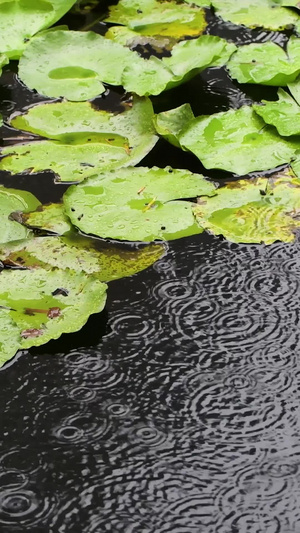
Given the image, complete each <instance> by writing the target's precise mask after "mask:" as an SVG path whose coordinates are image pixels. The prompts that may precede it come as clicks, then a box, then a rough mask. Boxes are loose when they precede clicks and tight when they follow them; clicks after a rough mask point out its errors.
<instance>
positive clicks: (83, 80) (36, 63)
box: [19, 30, 235, 101]
mask: <svg viewBox="0 0 300 533" xmlns="http://www.w3.org/2000/svg"><path fill="white" fill-rule="evenodd" d="M234 49H235V47H234V45H232V44H229V43H227V41H225V40H224V39H221V38H219V37H215V36H212V35H203V36H201V37H199V38H198V39H193V40H190V41H187V42H183V43H178V44H177V45H175V46H174V47H173V50H172V56H171V57H170V58H163V60H159V59H158V58H156V57H151V58H150V59H148V60H146V59H143V58H142V57H141V56H140V55H139V54H138V53H136V52H134V51H131V50H129V49H128V48H127V47H126V46H122V45H121V44H119V43H117V42H114V41H112V40H110V39H105V38H104V37H102V36H101V35H97V34H95V33H93V32H85V33H81V32H72V31H68V32H67V31H63V30H57V31H55V32H47V33H45V34H42V35H40V36H38V37H36V38H34V39H32V41H31V43H30V44H29V45H28V47H27V48H26V51H25V53H24V54H23V56H22V58H21V60H20V64H19V76H20V78H21V79H22V81H23V82H24V83H25V84H26V85H27V86H28V87H29V88H31V89H36V90H37V91H39V92H40V93H41V94H45V95H48V96H65V97H66V98H67V99H68V100H76V101H81V100H87V99H89V98H92V97H94V96H97V95H98V94H100V92H101V90H102V91H103V90H104V88H103V87H102V88H101V89H99V87H100V85H101V83H100V80H101V81H103V82H105V83H109V84H111V85H123V86H124V88H125V89H126V90H127V91H132V92H134V93H136V94H138V95H140V96H144V95H145V96H147V95H150V94H160V93H161V92H162V91H164V90H166V89H170V88H172V87H175V86H176V85H179V84H180V83H184V81H186V80H187V79H189V78H190V77H192V76H195V75H196V74H197V73H198V72H200V71H201V70H203V69H204V68H206V67H208V66H212V65H220V64H224V63H226V62H227V60H228V58H229V56H230V55H231V54H232V52H233V50H234Z"/></svg>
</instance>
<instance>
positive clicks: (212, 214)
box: [194, 176, 300, 244]
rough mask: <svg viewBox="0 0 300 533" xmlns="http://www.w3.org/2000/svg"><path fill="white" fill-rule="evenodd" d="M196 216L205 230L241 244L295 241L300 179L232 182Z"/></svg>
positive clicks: (201, 205)
mask: <svg viewBox="0 0 300 533" xmlns="http://www.w3.org/2000/svg"><path fill="white" fill-rule="evenodd" d="M194 213H195V215H196V218H197V220H198V223H199V224H200V226H201V227H203V228H205V229H207V230H209V231H211V232H212V233H214V234H215V235H223V236H224V237H225V238H226V239H228V240H229V241H232V242H237V243H262V242H263V243H265V244H272V243H273V242H275V241H283V242H292V241H293V240H294V238H295V231H296V229H298V228H299V227H300V220H299V213H300V180H299V179H296V178H294V179H292V178H290V177H288V176H286V177H285V176H283V177H278V178H270V179H268V178H255V179H252V180H240V181H236V182H233V183H228V184H227V186H226V187H222V188H221V189H218V191H217V193H216V195H215V196H214V197H213V198H207V199H201V200H200V203H199V205H198V206H197V207H196V208H195V209H194Z"/></svg>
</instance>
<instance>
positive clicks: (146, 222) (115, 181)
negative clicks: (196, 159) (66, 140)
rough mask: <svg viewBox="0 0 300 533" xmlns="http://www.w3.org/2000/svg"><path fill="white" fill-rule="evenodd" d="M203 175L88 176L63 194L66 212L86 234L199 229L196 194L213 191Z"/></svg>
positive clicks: (146, 236) (136, 235)
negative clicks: (193, 211)
mask: <svg viewBox="0 0 300 533" xmlns="http://www.w3.org/2000/svg"><path fill="white" fill-rule="evenodd" d="M214 189H215V187H214V185H213V184H211V183H209V182H208V181H206V180H205V179H204V178H203V176H201V175H199V174H192V173H191V172H189V171H187V170H172V169H171V168H165V169H160V168H156V167H155V168H143V167H138V168H127V169H125V168H124V169H120V170H119V171H118V172H110V173H106V174H102V175H99V176H97V177H95V178H90V179H88V180H86V181H85V182H84V183H82V184H80V185H78V186H76V187H74V186H72V187H70V188H69V189H68V190H67V192H66V193H65V195H64V203H65V207H66V213H67V215H68V216H69V218H70V219H71V222H73V224H74V225H76V226H78V227H79V228H80V229H81V230H82V231H84V232H85V233H90V234H94V235H99V236H100V237H105V238H111V239H120V240H128V241H129V240H130V241H153V240H155V239H162V240H170V239H176V238H180V237H185V236H188V235H194V234H196V233H199V232H201V229H200V228H199V227H196V225H195V220H194V217H193V213H192V208H191V207H192V203H191V202H186V201H180V200H179V199H180V198H193V197H195V196H198V195H203V194H204V195H210V194H213V193H214Z"/></svg>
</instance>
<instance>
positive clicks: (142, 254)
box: [0, 233, 165, 281]
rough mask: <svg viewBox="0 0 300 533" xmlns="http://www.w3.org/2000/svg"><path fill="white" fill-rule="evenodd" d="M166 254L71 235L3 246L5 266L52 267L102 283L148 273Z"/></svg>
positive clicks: (159, 248) (157, 246)
mask: <svg viewBox="0 0 300 533" xmlns="http://www.w3.org/2000/svg"><path fill="white" fill-rule="evenodd" d="M164 252H165V248H164V246H163V245H162V244H150V245H148V246H143V247H142V248H138V249H130V250H128V249H124V246H122V247H120V246H113V245H111V244H110V245H108V244H107V243H101V242H99V241H97V240H96V239H90V238H88V237H83V236H81V235H78V234H75V233H69V234H68V235H65V236H63V237H35V238H32V239H28V240H25V241H18V242H14V243H11V245H10V244H7V245H5V246H3V245H2V246H0V259H1V261H3V263H4V264H5V265H8V266H14V267H19V268H24V267H25V268H29V269H36V268H44V269H48V270H49V269H50V270H52V269H53V267H56V268H59V269H63V270H66V269H67V270H68V268H69V267H70V266H72V269H73V270H75V271H77V272H81V271H83V272H85V273H86V274H93V275H94V276H96V277H97V279H98V280H99V281H112V280H114V279H119V278H123V277H127V276H132V275H133V274H136V273H137V272H140V271H141V270H145V269H146V268H148V267H149V266H151V265H152V264H153V263H155V261H157V260H158V259H160V257H161V256H162V255H163V253H164Z"/></svg>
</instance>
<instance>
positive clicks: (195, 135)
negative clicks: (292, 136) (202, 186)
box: [178, 106, 300, 175]
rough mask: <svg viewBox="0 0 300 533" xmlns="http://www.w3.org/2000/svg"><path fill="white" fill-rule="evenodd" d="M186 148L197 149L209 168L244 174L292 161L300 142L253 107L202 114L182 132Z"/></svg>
mask: <svg viewBox="0 0 300 533" xmlns="http://www.w3.org/2000/svg"><path fill="white" fill-rule="evenodd" d="M178 141H179V143H180V145H181V147H182V148H183V149H185V150H189V151H191V152H193V153H194V154H195V155H196V156H197V157H198V158H199V159H200V161H201V162H202V163H203V165H204V166H205V167H206V168H220V169H223V170H227V171H229V172H233V173H235V174H239V175H244V174H248V173H249V172H253V171H255V170H269V169H272V168H275V167H277V166H279V165H282V164H284V163H289V162H290V161H291V160H292V159H293V157H294V155H295V152H296V151H297V150H298V149H299V148H300V141H299V140H293V141H288V140H285V139H283V138H282V137H280V136H279V135H278V133H277V132H276V130H275V128H272V127H271V126H266V124H265V122H264V121H263V120H262V119H261V118H260V117H259V116H258V115H257V114H256V113H255V112H254V111H253V109H252V108H251V107H249V106H243V107H241V108H240V109H231V110H229V111H225V112H221V113H216V114H214V115H209V116H200V117H197V118H195V119H194V120H192V121H191V122H190V123H188V125H187V126H186V127H185V128H184V129H183V130H182V132H181V133H180V134H179V137H178Z"/></svg>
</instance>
